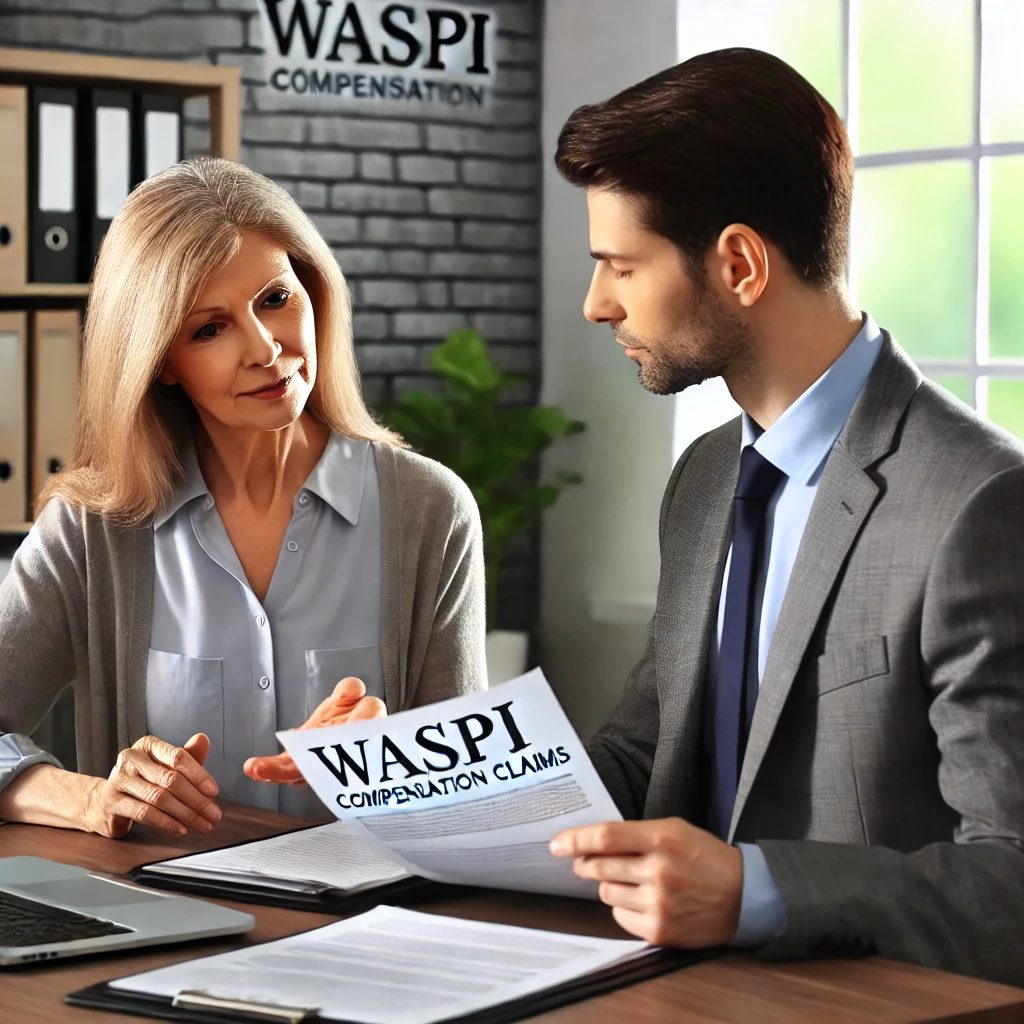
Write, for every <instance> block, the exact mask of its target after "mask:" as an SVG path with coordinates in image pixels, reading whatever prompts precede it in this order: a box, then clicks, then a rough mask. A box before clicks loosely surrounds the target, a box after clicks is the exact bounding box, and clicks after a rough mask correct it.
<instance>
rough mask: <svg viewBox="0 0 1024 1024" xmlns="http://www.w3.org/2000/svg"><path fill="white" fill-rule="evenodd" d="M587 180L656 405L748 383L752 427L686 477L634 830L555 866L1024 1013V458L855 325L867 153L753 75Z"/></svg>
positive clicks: (622, 713) (634, 774)
mask: <svg viewBox="0 0 1024 1024" xmlns="http://www.w3.org/2000/svg"><path fill="white" fill-rule="evenodd" d="M556 160H557V163H558V166H559V169H560V170H561V172H562V173H563V175H564V176H565V177H567V178H568V179H569V180H570V181H571V182H573V183H574V184H577V185H581V186H585V187H586V188H587V200H588V205H589V210H590V227H591V249H592V253H593V255H594V257H595V259H596V260H597V265H596V267H595V272H594V278H593V281H592V284H591V288H590V292H589V294H588V296H587V300H586V304H585V308H584V312H585V314H586V316H587V317H588V318H589V319H590V320H593V321H594V322H598V323H610V324H611V326H612V329H613V331H614V334H615V337H616V339H617V340H618V341H619V342H620V344H622V345H623V346H624V347H625V349H626V354H627V356H629V357H630V358H631V359H633V360H634V361H636V362H637V363H638V364H639V376H640V381H641V383H642V384H643V385H644V386H645V387H647V388H648V389H649V390H651V391H654V392H656V393H659V394H669V393H672V392H677V391H680V390H682V389H684V388H686V387H688V386H690V385H691V384H694V383H697V382H699V381H701V380H704V379H706V378H709V377H714V376H718V375H721V376H723V377H724V379H725V381H726V384H727V385H728V387H729V389H730V391H731V393H732V395H733V397H734V398H735V399H736V401H737V402H738V404H739V405H740V407H741V408H742V410H743V415H742V416H741V417H740V418H739V419H738V420H734V421H733V422H731V423H727V424H726V425H725V426H723V427H720V428H719V429H717V430H713V431H711V432H710V433H708V434H705V435H704V436H703V437H701V438H700V439H698V440H697V441H696V442H694V444H692V445H691V446H690V447H689V448H688V449H687V451H686V452H684V453H683V455H682V457H681V458H680V459H679V462H678V463H677V465H676V467H675V471H674V472H673V473H672V477H671V479H670V481H669V484H668V488H667V490H666V492H665V498H664V502H663V505H662V512H661V524H660V537H661V553H662V568H661V580H660V584H659V589H658V604H657V611H656V613H655V616H654V618H653V620H652V621H651V623H650V627H649V630H648V640H647V647H646V650H645V652H644V654H643V656H642V658H641V659H640V661H639V663H638V664H637V666H636V668H635V669H634V670H633V672H632V674H631V675H630V677H629V679H628V681H627V683H626V688H625V692H624V695H623V698H622V701H621V703H620V704H619V705H618V707H617V708H616V709H615V710H614V711H613V712H612V714H611V716H610V718H609V719H608V721H607V722H606V724H605V725H604V726H603V727H602V729H601V730H600V731H599V732H598V734H597V735H596V737H595V738H594V740H593V743H592V745H591V755H592V757H593V759H594V763H595V765H596V767H597V769H598V771H599V772H600V774H601V776H602V778H603V779H604V781H605V784H606V785H607V786H608V789H609V791H610V792H611V793H612V795H613V797H614V798H615V800H616V802H617V804H618V805H619V807H620V809H621V811H622V813H623V816H624V817H625V818H626V819H627V820H626V821H625V822H622V823H608V824H605V825H598V826H593V827H590V828H583V829H576V830H572V831H569V832H566V833H563V834H562V835H560V836H558V837H556V838H555V840H553V841H552V852H553V853H555V854H556V855H559V856H571V857H575V858H576V860H575V866H576V871H577V873H578V874H580V875H582V876H584V877H588V878H594V879H597V880H599V881H600V882H601V887H600V890H601V897H602V899H604V900H605V902H607V903H609V904H611V905H612V906H613V908H614V914H615V917H616V919H617V920H618V921H619V922H620V923H621V924H622V925H623V926H624V927H625V928H626V929H627V930H629V931H631V932H633V933H635V934H637V935H640V936H642V937H644V938H646V939H649V940H651V941H654V942H657V943H661V944H669V945H679V946H685V947H691V948H695V947H703V946H717V945H725V944H734V945H738V946H746V947H748V948H755V949H757V950H759V952H760V953H761V954H762V955H763V956H766V957H773V958H778V957H805V956H837V955H860V954H868V953H879V954H881V955H883V956H888V957H893V958H896V959H901V960H908V961H912V962H916V963H920V964H925V965H929V966H933V967H939V968H944V969H947V970H954V971H960V972H964V973H968V974H974V975H978V976H982V977H987V978H991V979H993V980H999V981H1004V982H1009V983H1014V984H1018V985H1024V952H1022V949H1024V944H1022V938H1024V515H1022V513H1024V449H1022V447H1021V446H1020V445H1019V444H1018V443H1017V442H1016V441H1015V440H1014V439H1013V438H1011V437H1010V436H1009V435H1007V434H1005V433H1004V432H1002V431H1000V430H998V429H997V428H995V427H993V426H992V425H991V424H989V423H987V422H985V421H984V420H983V419H982V418H981V417H979V416H978V415H976V414H975V413H974V412H973V411H971V410H970V409H968V408H967V407H966V406H964V405H962V404H961V403H959V402H957V401H956V400H955V399H953V398H952V397H950V396H949V395H948V394H947V393H946V392H944V391H943V390H942V389H941V388H938V387H936V386H935V385H933V384H931V383H930V382H928V381H925V380H923V379H922V377H921V374H920V373H919V372H918V370H917V369H916V368H915V367H914V365H913V364H912V363H911V361H910V360H909V359H908V358H907V356H906V355H905V354H904V353H903V351H902V350H901V349H900V348H899V346H898V345H897V344H896V342H895V340H894V339H893V338H892V337H891V336H890V335H889V334H888V333H887V332H885V331H883V330H880V329H879V328H878V327H877V326H876V325H875V323H874V321H873V320H872V318H871V317H870V316H868V315H866V314H862V313H860V311H858V310H857V308H856V307H855V306H854V305H853V304H852V302H851V299H850V296H849V294H848V292H847V288H846V284H845V265H846V258H847V251H848V246H849V213H850V203H851V198H852V188H853V159H852V155H851V152H850V147H849V142H848V140H847V137H846V134H845V131H844V129H843V126H842V123H841V122H840V120H839V118H838V117H837V115H836V113H835V111H834V110H833V109H832V108H831V107H830V106H829V105H828V103H827V102H826V101H825V100H824V99H823V98H822V97H821V96H820V95H819V94H818V93H817V92H816V91H815V90H814V89H813V88H812V87H811V86H810V85H809V83H807V82H806V81H805V80H804V79H803V78H801V77H800V76H799V75H798V74H797V73H796V72H795V71H793V70H792V69H791V68H789V67H788V66H787V65H786V64H784V63H783V62H781V61H779V60H777V59H775V58H773V57H770V56H768V55H767V54H763V53H759V52H758V51H753V50H741V49H736V50H725V51H718V52H716V53H712V54H704V55H702V56H700V57H696V58H694V59H692V60H690V61H687V62H686V63H684V64H681V65H679V66H678V67H675V68H671V69H669V70H667V71H665V72H662V73H661V74H659V75H656V76H654V77H653V78H651V79H649V80H647V81H645V82H642V83H640V84H639V85H637V86H634V87H633V88H631V89H628V90H626V91H625V92H623V93H621V94H619V95H618V96H616V97H613V98H612V99H611V100H608V101H607V102H605V103H602V104H598V105H596V106H590V107H583V108H581V109H580V110H578V111H576V112H575V113H574V114H573V115H572V117H571V118H570V119H569V121H568V122H567V124H566V126H565V128H564V129H563V131H562V135H561V138H560V140H559V148H558V154H557V157H556ZM906 246H907V249H906V251H907V281H906V286H907V288H908V289H912V288H913V286H914V279H915V276H916V275H919V274H927V273H928V263H929V260H930V259H931V256H930V254H929V253H927V252H921V251H918V250H917V249H915V240H914V239H912V238H908V239H906ZM629 819H634V820H629ZM635 819H642V820H635Z"/></svg>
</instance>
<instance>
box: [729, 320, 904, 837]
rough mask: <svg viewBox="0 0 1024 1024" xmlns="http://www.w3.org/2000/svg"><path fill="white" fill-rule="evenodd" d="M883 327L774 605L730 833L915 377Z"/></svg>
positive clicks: (873, 490)
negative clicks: (780, 599)
mask: <svg viewBox="0 0 1024 1024" xmlns="http://www.w3.org/2000/svg"><path fill="white" fill-rule="evenodd" d="M883 334H884V336H885V340H884V342H883V348H882V351H881V352H880V353H879V356H878V359H877V361H876V363H875V366H874V367H873V369H872V371H871V373H870V375H869V376H868V379H867V382H866V383H865V385H864V390H863V391H862V392H861V394H860V397H859V398H858V399H857V402H856V404H855V405H854V407H853V410H852V411H851V413H850V417H849V419H848V420H847V422H846V425H845V426H844V427H843V430H842V432H841V433H840V435H839V438H838V439H837V441H836V443H835V445H834V446H833V448H832V452H831V453H830V454H829V456H828V459H827V461H826V463H825V468H824V470H823V472H822V476H821V481H820V483H819V484H818V492H817V494H816V495H815V498H814V504H813V505H812V507H811V514H810V517H809V518H808V520H807V526H806V528H805V530H804V535H803V539H802V540H801V542H800V550H799V552H798V553H797V558H796V564H795V565H794V566H793V574H792V576H791V577H790V580H789V585H788V587H787V588H786V596H785V598H784V599H783V602H782V608H781V609H780V610H779V619H778V622H777V624H776V627H775V633H774V635H773V637H772V642H771V647H770V648H769V651H768V657H767V659H766V661H765V667H764V677H763V679H762V680H761V689H760V692H759V694H758V698H757V706H756V708H755V710H754V720H753V723H752V724H751V729H750V737H749V739H748V741H747V750H746V755H745V756H744V760H743V769H742V772H741V773H740V780H739V786H738V788H737V792H736V803H735V805H734V806H733V815H732V824H731V828H730V830H729V833H730V839H731V836H732V834H733V833H734V832H735V830H736V826H737V824H738V823H739V820H740V816H741V814H742V813H743V805H744V803H745V802H746V799H747V797H748V795H749V794H750V790H751V787H752V786H753V783H754V779H755V778H756V776H757V772H758V769H759V768H760V767H761V763H762V761H763V760H764V755H765V752H766V751H767V749H768V745H769V743H770V742H771V739H772V736H773V734H774V732H775V727H776V725H777V724H778V721H779V717H780V715H781V714H782V709H783V707H784V706H785V704H786V700H787V698H788V697H789V692H790V690H791V689H792V687H793V681H794V680H795V678H796V675H797V672H798V671H799V669H800V665H801V663H802V662H803V658H804V654H805V652H806V650H807V645H808V643H809V641H810V639H811V636H812V635H813V633H814V630H815V629H816V627H817V625H818V620H819V619H820V618H821V613H822V610H823V609H824V607H825V603H826V602H827V601H828V598H829V595H830V594H831V593H832V591H833V589H834V588H835V586H836V584H837V581H839V579H840V577H841V574H842V569H843V565H844V563H845V561H846V557H847V555H848V554H849V552H850V548H851V547H852V546H853V543H854V541H855V540H856V538H857V535H858V534H859V533H860V531H861V528H862V526H863V525H864V522H865V520H866V519H867V517H868V515H869V513H870V512H871V509H872V507H873V506H874V504H875V501H876V500H877V498H878V493H879V488H878V484H877V483H875V481H874V480H873V479H872V477H871V476H870V475H869V474H868V473H867V472H866V471H865V469H866V467H868V466H871V465H872V464H874V463H876V462H877V461H878V460H879V459H881V458H882V457H883V456H884V455H886V454H887V453H888V452H889V451H890V450H891V449H892V446H893V438H894V436H895V433H896V428H897V426H898V425H899V422H900V420H901V419H902V417H903V413H904V411H905V409H906V407H907V403H908V402H909V401H910V399H911V397H912V396H913V394H914V392H915V391H916V390H917V387H918V385H919V384H920V382H921V375H920V373H919V372H918V370H917V368H916V367H915V366H914V365H913V364H912V363H911V362H910V360H909V359H908V358H907V356H906V355H905V354H904V353H903V351H902V350H901V349H900V348H899V346H897V345H896V343H895V342H894V341H893V340H892V338H891V336H890V335H889V334H888V333H887V332H884V331H883Z"/></svg>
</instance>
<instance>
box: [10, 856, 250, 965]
mask: <svg viewBox="0 0 1024 1024" xmlns="http://www.w3.org/2000/svg"><path fill="white" fill-rule="evenodd" d="M255 923H256V922H255V920H254V919H253V918H252V916H251V915H249V914H242V913H239V912H238V911H237V910H229V909H228V908H227V907H221V906H218V905H217V904H215V903H207V902H206V901H205V900H196V899H190V898H188V897H185V896H172V895H170V894H169V893H162V892H153V891H151V890H149V889H143V888H141V887H140V886H137V885H134V884H133V883H131V882H129V881H119V880H117V879H114V878H108V877H105V876H103V875H95V874H92V873H91V872H89V871H88V870H87V869H85V868H77V867H72V866H70V865H68V864H57V863H55V862H54V861H50V860H44V859H43V858H41V857H3V858H0V966H8V965H11V964H23V963H27V962H30V961H35V960H53V959H56V958H57V957H65V956H81V955H82V954H84V953H99V952H108V951H111V950H115V951H116V950H120V949H130V948H132V947H135V946H152V945H157V944H159V943H166V942H186V941H188V940H190V939H209V938H214V937H216V936H218V935H236V934H238V933H240V932H247V931H248V930H249V929H250V928H252V927H253V925H254V924H255Z"/></svg>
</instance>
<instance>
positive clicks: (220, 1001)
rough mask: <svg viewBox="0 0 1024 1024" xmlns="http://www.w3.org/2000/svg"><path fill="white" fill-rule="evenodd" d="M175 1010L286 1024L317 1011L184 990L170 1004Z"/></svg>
mask: <svg viewBox="0 0 1024 1024" xmlns="http://www.w3.org/2000/svg"><path fill="white" fill-rule="evenodd" d="M171 1005H172V1006H173V1007H175V1008H181V1009H182V1010H223V1011H225V1012H227V1013H232V1012H233V1013H244V1014H246V1015H247V1016H248V1017H250V1018H256V1019H259V1020H265V1021H268V1022H271V1021H287V1022H288V1024H299V1022H300V1021H304V1020H312V1019H313V1018H314V1017H315V1016H316V1014H317V1010H316V1009H314V1008H310V1007H299V1006H279V1005H277V1004H275V1003H258V1002H254V1001H253V1000H250V999H225V998H223V997H221V996H214V995H210V993H209V992H200V991H196V990H189V989H185V990H184V991H182V992H179V993H178V994H177V995H176V996H175V997H174V999H173V1000H172V1002H171Z"/></svg>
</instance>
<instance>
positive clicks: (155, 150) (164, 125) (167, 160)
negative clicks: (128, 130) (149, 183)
mask: <svg viewBox="0 0 1024 1024" xmlns="http://www.w3.org/2000/svg"><path fill="white" fill-rule="evenodd" d="M132 137H133V139H134V161H135V170H134V176H135V181H137V182H139V181H144V180H145V179H146V178H151V177H152V176H153V175H154V174H157V173H158V172H159V171H162V170H164V169H165V168H166V167H170V166H171V165H172V164H176V163H177V162H178V161H179V160H180V159H181V154H182V138H183V126H182V116H181V99H180V98H179V97H177V96H175V95H173V94H172V93H166V92H140V93H136V94H135V124H134V128H133V131H132Z"/></svg>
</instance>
